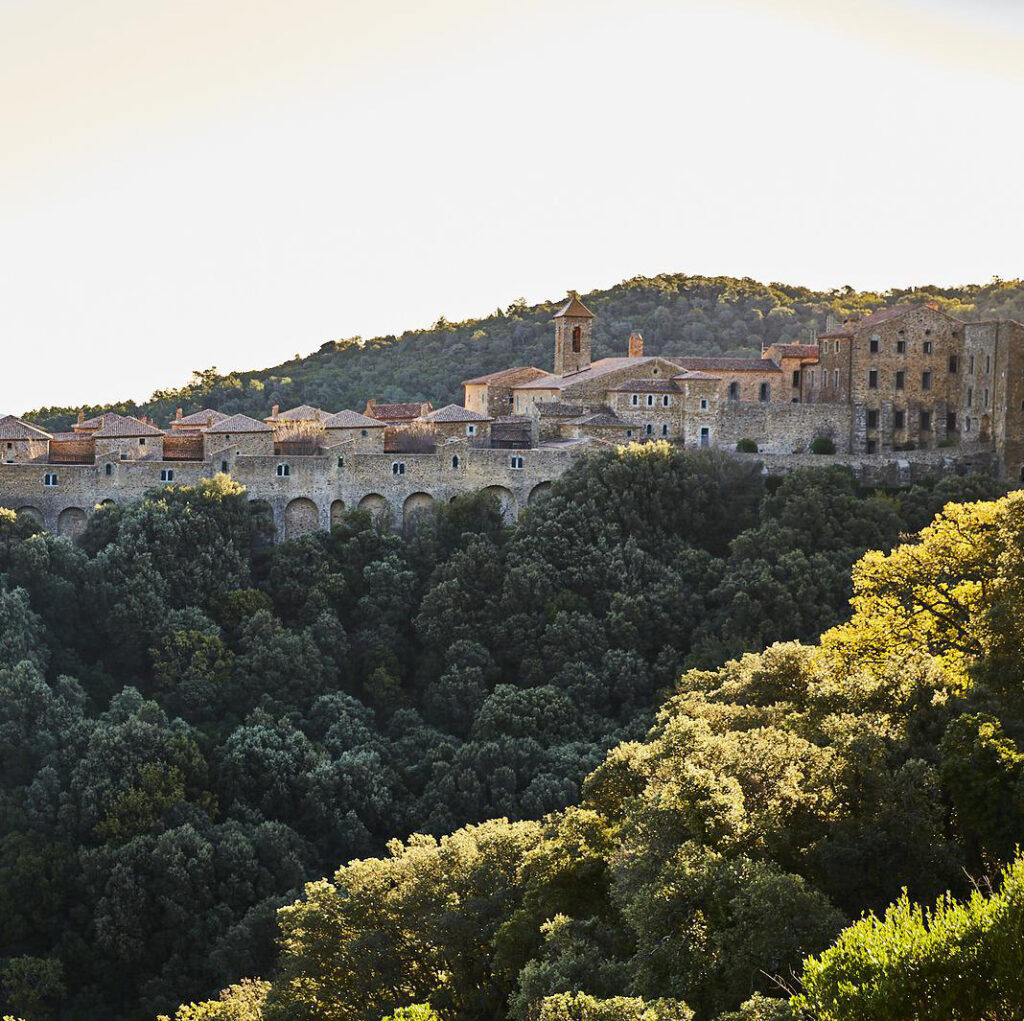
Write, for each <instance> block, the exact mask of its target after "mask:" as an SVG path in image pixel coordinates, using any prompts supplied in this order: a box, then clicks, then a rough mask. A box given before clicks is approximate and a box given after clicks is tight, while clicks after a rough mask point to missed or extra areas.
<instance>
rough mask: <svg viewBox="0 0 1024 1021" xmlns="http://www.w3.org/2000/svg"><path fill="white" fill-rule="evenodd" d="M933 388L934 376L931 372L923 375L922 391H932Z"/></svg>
mask: <svg viewBox="0 0 1024 1021" xmlns="http://www.w3.org/2000/svg"><path fill="white" fill-rule="evenodd" d="M931 388H932V374H931V373H930V372H922V373H921V389H922V390H931Z"/></svg>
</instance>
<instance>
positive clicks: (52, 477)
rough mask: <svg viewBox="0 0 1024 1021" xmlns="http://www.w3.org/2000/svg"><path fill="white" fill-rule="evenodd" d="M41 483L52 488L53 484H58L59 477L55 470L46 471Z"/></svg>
mask: <svg viewBox="0 0 1024 1021" xmlns="http://www.w3.org/2000/svg"><path fill="white" fill-rule="evenodd" d="M43 485H44V486H48V487H50V488H52V487H53V486H59V485H60V477H59V476H58V475H57V473H56V472H47V473H46V474H45V475H44V476H43Z"/></svg>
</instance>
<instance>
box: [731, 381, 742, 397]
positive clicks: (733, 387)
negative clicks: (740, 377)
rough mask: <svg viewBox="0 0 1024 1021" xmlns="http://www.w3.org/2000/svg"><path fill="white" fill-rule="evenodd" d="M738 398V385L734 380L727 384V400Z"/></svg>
mask: <svg viewBox="0 0 1024 1021" xmlns="http://www.w3.org/2000/svg"><path fill="white" fill-rule="evenodd" d="M739 399H740V385H739V383H737V382H736V381H735V380H733V382H731V383H730V384H729V400H730V401H738V400H739Z"/></svg>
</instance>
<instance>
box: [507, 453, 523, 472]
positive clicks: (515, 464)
mask: <svg viewBox="0 0 1024 1021" xmlns="http://www.w3.org/2000/svg"><path fill="white" fill-rule="evenodd" d="M523 464H524V461H523V459H522V458H521V457H520V456H519V455H518V454H513V455H512V456H511V457H510V458H509V459H508V466H509V468H512V469H514V470H515V471H521V470H522V468H523Z"/></svg>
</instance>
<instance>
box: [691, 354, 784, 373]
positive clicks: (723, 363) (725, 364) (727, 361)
mask: <svg viewBox="0 0 1024 1021" xmlns="http://www.w3.org/2000/svg"><path fill="white" fill-rule="evenodd" d="M674 361H677V362H678V363H679V364H680V365H681V366H682V367H683V368H684V369H691V370H694V371H696V372H704V371H707V370H710V371H712V372H715V371H717V372H781V371H782V369H780V368H779V367H778V365H776V364H775V362H773V361H772V360H771V359H769V358H685V357H683V358H675V359H674Z"/></svg>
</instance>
